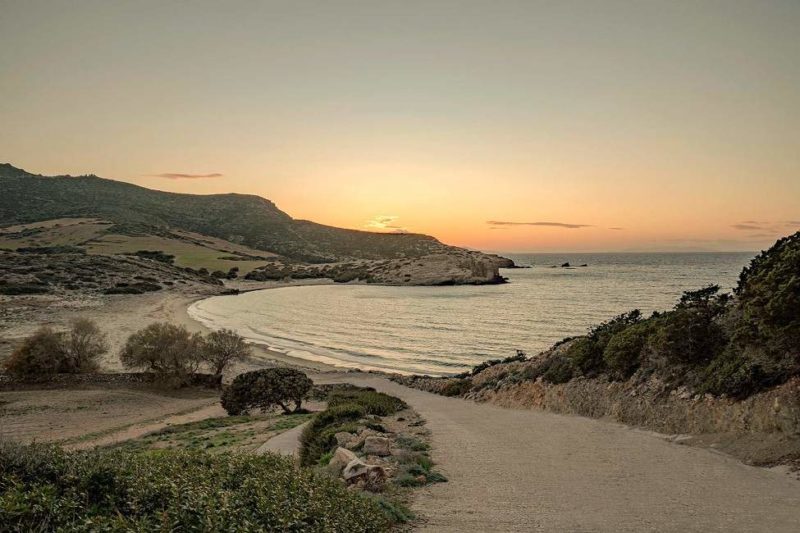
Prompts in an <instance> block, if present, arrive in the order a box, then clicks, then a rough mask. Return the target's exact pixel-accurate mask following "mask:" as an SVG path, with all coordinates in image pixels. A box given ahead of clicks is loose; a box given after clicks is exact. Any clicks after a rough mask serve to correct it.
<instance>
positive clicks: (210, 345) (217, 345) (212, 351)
mask: <svg viewBox="0 0 800 533" xmlns="http://www.w3.org/2000/svg"><path fill="white" fill-rule="evenodd" d="M251 354H252V351H251V350H250V346H248V345H247V343H246V342H245V341H244V339H243V338H242V336H241V335H239V334H238V333H236V332H234V331H232V330H230V329H222V330H219V331H214V332H211V333H209V334H208V335H206V338H205V341H204V346H203V361H205V363H206V364H208V366H209V367H211V371H212V372H213V373H214V375H215V376H217V378H221V377H222V373H223V372H224V371H225V368H227V367H228V365H230V364H231V363H233V362H234V361H241V360H243V359H245V358H246V357H249V356H250V355H251Z"/></svg>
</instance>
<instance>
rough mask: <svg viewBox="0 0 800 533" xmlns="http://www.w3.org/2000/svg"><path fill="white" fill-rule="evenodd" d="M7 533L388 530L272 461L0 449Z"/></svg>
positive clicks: (321, 482)
mask: <svg viewBox="0 0 800 533" xmlns="http://www.w3.org/2000/svg"><path fill="white" fill-rule="evenodd" d="M0 524H2V526H0V529H2V530H3V531H18V532H27V531H253V532H256V531H309V532H316V531H320V532H322V531H324V532H330V531H354V532H358V531H363V532H373V531H387V530H388V529H389V520H388V519H387V518H386V515H385V514H384V512H383V511H382V510H381V507H380V506H379V504H378V503H377V502H376V501H374V500H372V499H369V498H365V497H363V496H361V495H359V494H357V493H353V492H350V491H348V490H347V489H346V488H345V487H344V486H343V485H342V484H341V483H339V482H338V481H336V480H333V479H329V478H327V477H325V476H322V475H317V474H315V473H313V472H312V471H310V470H306V469H298V468H296V467H295V465H294V464H293V461H292V460H291V459H288V458H283V457H279V456H276V455H271V454H268V455H263V456H253V455H230V454H219V455H211V454H207V453H203V452H186V451H175V450H161V451H158V452H140V453H131V452H124V451H94V452H76V453H67V452H64V451H62V450H60V449H59V448H56V447H53V446H44V445H32V446H19V445H15V444H10V443H0Z"/></svg>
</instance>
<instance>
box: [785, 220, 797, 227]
mask: <svg viewBox="0 0 800 533" xmlns="http://www.w3.org/2000/svg"><path fill="white" fill-rule="evenodd" d="M783 223H784V224H785V225H786V226H789V227H794V226H800V220H785V221H784V222H783Z"/></svg>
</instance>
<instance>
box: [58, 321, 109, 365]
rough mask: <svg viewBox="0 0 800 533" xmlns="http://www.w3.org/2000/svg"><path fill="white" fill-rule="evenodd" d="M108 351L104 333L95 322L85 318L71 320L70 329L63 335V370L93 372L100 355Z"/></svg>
mask: <svg viewBox="0 0 800 533" xmlns="http://www.w3.org/2000/svg"><path fill="white" fill-rule="evenodd" d="M106 352H108V342H107V341H106V336H105V334H104V333H103V332H102V331H100V328H99V327H97V324H95V323H94V322H92V321H91V320H89V319H87V318H79V319H77V320H75V321H73V322H72V329H71V330H70V331H69V333H67V335H66V336H65V337H64V354H65V355H66V360H65V368H64V369H63V370H62V371H63V372H94V371H96V370H97V369H98V367H99V359H100V356H102V355H103V354H105V353H106Z"/></svg>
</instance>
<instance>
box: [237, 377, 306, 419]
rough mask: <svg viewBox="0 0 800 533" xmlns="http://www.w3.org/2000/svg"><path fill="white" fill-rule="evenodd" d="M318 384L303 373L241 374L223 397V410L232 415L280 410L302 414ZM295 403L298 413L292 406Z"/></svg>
mask: <svg viewBox="0 0 800 533" xmlns="http://www.w3.org/2000/svg"><path fill="white" fill-rule="evenodd" d="M313 385H314V382H313V381H311V380H310V379H309V378H308V376H306V375H305V374H304V373H302V372H300V371H299V370H294V369H292V368H266V369H264V370H254V371H251V372H244V373H243V374H239V375H238V376H236V378H235V379H234V380H233V383H231V385H230V386H229V387H228V388H226V389H225V390H224V391H223V393H222V407H223V408H224V409H225V410H226V411H227V412H228V414H229V415H239V414H242V413H244V412H246V411H249V410H250V409H260V410H261V411H267V410H269V409H272V408H273V407H280V408H281V409H283V412H284V413H291V412H297V411H299V410H300V408H301V405H302V402H303V399H304V398H305V397H306V395H308V393H309V391H310V390H311V387H312V386H313ZM291 403H294V409H293V410H292V409H290V408H289V405H290V404H291Z"/></svg>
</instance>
